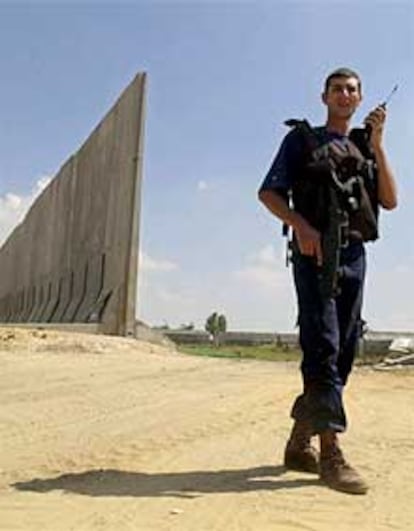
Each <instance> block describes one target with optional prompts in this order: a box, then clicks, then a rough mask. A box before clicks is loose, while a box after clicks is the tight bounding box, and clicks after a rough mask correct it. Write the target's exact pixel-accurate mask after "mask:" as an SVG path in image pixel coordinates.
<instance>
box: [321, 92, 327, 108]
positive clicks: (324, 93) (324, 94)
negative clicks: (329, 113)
mask: <svg viewBox="0 0 414 531" xmlns="http://www.w3.org/2000/svg"><path fill="white" fill-rule="evenodd" d="M321 100H322V101H323V103H324V104H325V105H326V92H322V94H321Z"/></svg>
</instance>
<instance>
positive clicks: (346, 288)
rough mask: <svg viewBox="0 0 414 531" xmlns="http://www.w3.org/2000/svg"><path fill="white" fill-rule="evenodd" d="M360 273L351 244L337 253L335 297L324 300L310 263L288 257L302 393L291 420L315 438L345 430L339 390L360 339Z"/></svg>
mask: <svg viewBox="0 0 414 531" xmlns="http://www.w3.org/2000/svg"><path fill="white" fill-rule="evenodd" d="M365 268H366V261H365V249H364V246H363V244H362V243H361V242H352V243H350V244H349V245H348V247H346V248H345V249H343V250H342V251H341V259H340V277H339V287H340V293H339V294H338V295H337V296H336V297H332V298H330V299H325V300H323V299H322V298H321V296H320V294H319V286H318V268H317V266H316V264H315V260H314V258H312V257H307V256H303V255H301V254H300V253H299V251H298V250H297V249H294V252H293V272H294V282H295V287H296V295H297V301H298V309H299V340H300V346H301V348H302V352H303V359H302V364H301V371H302V377H303V393H302V394H301V395H300V396H298V397H297V398H296V400H295V403H294V405H293V409H292V417H293V418H294V419H296V420H306V421H308V422H310V424H311V426H312V428H313V431H314V433H320V432H321V431H324V430H326V429H331V430H334V431H344V430H345V429H346V415H345V410H344V406H343V400H342V391H343V387H344V385H345V384H346V382H347V379H348V376H349V373H350V372H351V369H352V365H353V362H354V358H355V354H356V350H357V347H358V340H359V338H360V335H361V306H362V295H363V285H364V278H365Z"/></svg>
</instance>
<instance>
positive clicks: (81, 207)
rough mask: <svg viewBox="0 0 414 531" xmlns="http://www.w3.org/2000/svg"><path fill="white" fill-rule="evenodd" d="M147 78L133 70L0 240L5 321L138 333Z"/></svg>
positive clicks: (0, 313)
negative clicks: (114, 99) (90, 129)
mask: <svg viewBox="0 0 414 531" xmlns="http://www.w3.org/2000/svg"><path fill="white" fill-rule="evenodd" d="M145 82H146V75H145V74H138V75H137V76H136V77H135V79H134V80H133V81H132V83H131V84H130V85H129V86H128V87H127V88H126V90H125V91H124V92H123V94H122V95H121V96H120V98H119V100H118V101H117V102H116V104H115V105H114V106H113V108H112V109H111V110H110V111H109V113H108V114H107V115H106V117H105V118H104V119H103V120H102V121H101V123H100V124H99V125H98V126H97V127H96V129H95V130H94V131H93V133H92V134H91V135H90V137H89V138H88V139H87V140H86V142H85V143H84V144H83V145H82V147H81V148H80V149H79V151H78V152H77V153H76V154H74V155H73V156H71V157H70V158H69V159H68V160H67V161H66V162H65V163H64V165H63V166H62V168H61V169H60V171H59V173H58V174H57V175H56V176H55V178H54V179H53V180H52V182H51V183H50V184H49V185H48V186H47V188H46V189H45V190H44V191H43V192H42V194H41V195H40V196H39V198H38V199H37V200H36V201H35V203H34V204H33V205H32V207H31V209H30V210H29V212H28V214H27V215H26V217H25V219H24V221H23V222H22V223H21V224H20V225H19V226H17V227H16V228H15V230H14V231H13V232H12V234H11V235H10V236H9V238H8V239H7V241H6V242H5V244H4V245H3V246H2V248H1V249H0V322H5V323H26V322H29V323H30V322H34V323H39V322H42V323H99V324H100V326H99V329H100V330H101V331H103V332H106V333H112V334H120V335H126V334H133V333H134V328H135V304H136V282H137V265H138V235H139V210H140V188H141V166H142V151H143V122H144V103H145V102H144V100H145Z"/></svg>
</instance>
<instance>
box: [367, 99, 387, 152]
mask: <svg viewBox="0 0 414 531" xmlns="http://www.w3.org/2000/svg"><path fill="white" fill-rule="evenodd" d="M386 117H387V109H386V108H385V106H384V105H379V106H378V107H377V108H376V109H374V110H373V111H371V112H370V113H369V114H368V116H367V117H366V118H365V120H364V123H365V124H368V125H369V126H370V127H371V136H370V143H371V146H372V148H373V149H375V148H377V147H381V145H382V138H383V133H384V124H385V119H386Z"/></svg>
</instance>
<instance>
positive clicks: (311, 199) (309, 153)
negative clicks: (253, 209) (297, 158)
mask: <svg viewBox="0 0 414 531" xmlns="http://www.w3.org/2000/svg"><path fill="white" fill-rule="evenodd" d="M285 123H286V124H287V125H289V126H290V127H292V126H293V127H295V128H297V129H298V131H299V132H300V134H301V138H302V140H303V149H304V157H303V161H302V162H301V167H300V169H299V171H298V175H297V176H296V177H295V181H294V184H293V187H292V202H293V207H294V209H295V210H296V211H297V212H299V213H300V214H301V215H302V216H303V217H304V218H305V219H306V220H307V221H308V222H309V223H310V224H311V225H312V226H313V227H315V228H316V229H318V230H319V231H321V232H323V231H324V230H325V228H326V227H327V226H328V224H329V219H328V215H329V197H330V190H329V187H334V189H335V190H336V193H337V194H338V196H337V197H338V198H339V204H340V205H341V208H342V209H343V210H344V212H346V213H347V218H348V220H349V223H348V236H349V237H350V238H351V239H357V240H362V241H373V240H376V239H377V238H378V199H377V198H378V184H377V171H376V165H375V159H374V157H373V156H372V155H371V154H370V149H369V145H368V143H367V142H365V141H364V137H363V135H362V134H360V132H361V130H353V131H354V132H353V131H351V133H350V135H349V137H347V138H345V139H341V140H338V139H332V140H327V139H326V137H325V135H324V134H323V131H321V128H319V129H314V128H312V127H311V126H310V125H309V123H308V122H307V121H305V120H303V121H302V120H301V121H299V120H288V121H287V122H285ZM324 137H325V138H324ZM357 144H358V145H357ZM363 153H364V154H363Z"/></svg>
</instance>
